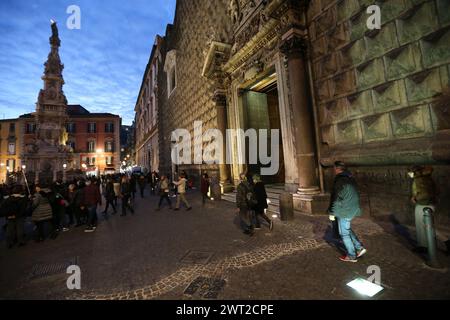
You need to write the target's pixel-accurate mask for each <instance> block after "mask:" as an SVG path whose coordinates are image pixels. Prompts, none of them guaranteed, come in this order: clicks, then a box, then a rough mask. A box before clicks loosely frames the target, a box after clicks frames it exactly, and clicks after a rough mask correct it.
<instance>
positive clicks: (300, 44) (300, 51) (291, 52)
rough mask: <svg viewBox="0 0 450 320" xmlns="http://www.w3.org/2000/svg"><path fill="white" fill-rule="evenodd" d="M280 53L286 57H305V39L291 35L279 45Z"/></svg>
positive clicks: (306, 45)
mask: <svg viewBox="0 0 450 320" xmlns="http://www.w3.org/2000/svg"><path fill="white" fill-rule="evenodd" d="M279 48H280V51H281V53H283V54H284V55H286V56H287V57H293V56H302V57H303V56H305V55H306V54H307V50H308V43H307V40H306V38H305V37H301V36H298V35H295V34H294V35H292V36H291V37H289V38H287V39H285V40H284V41H283V42H282V43H281V45H280V47H279Z"/></svg>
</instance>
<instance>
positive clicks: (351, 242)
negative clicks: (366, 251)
mask: <svg viewBox="0 0 450 320" xmlns="http://www.w3.org/2000/svg"><path fill="white" fill-rule="evenodd" d="M337 220H338V225H339V234H340V235H341V238H342V241H343V242H344V245H345V248H346V249H347V255H348V256H349V257H350V258H353V259H355V258H356V252H357V251H360V250H361V249H362V248H363V246H362V244H361V242H359V240H358V237H357V236H356V234H355V233H354V232H353V230H352V226H351V224H352V219H344V218H338V219H337Z"/></svg>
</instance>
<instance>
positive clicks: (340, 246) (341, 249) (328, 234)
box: [313, 223, 346, 254]
mask: <svg viewBox="0 0 450 320" xmlns="http://www.w3.org/2000/svg"><path fill="white" fill-rule="evenodd" d="M316 228H317V227H316V226H315V227H314V228H313V232H314V234H317V232H316V230H315V229H316ZM322 230H323V229H320V230H317V231H322ZM322 239H323V240H324V241H325V242H326V243H327V244H328V245H329V246H330V247H331V248H333V249H334V250H335V251H336V252H337V253H339V254H345V253H346V250H345V246H344V243H343V242H342V239H341V236H340V235H339V232H338V231H337V230H336V229H334V228H333V225H332V224H331V223H330V224H329V225H328V226H327V228H326V230H325V232H324V233H323V236H322Z"/></svg>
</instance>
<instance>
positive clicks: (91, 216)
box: [87, 206, 97, 227]
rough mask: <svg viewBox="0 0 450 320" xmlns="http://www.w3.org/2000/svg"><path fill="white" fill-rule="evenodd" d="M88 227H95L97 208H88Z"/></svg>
mask: <svg viewBox="0 0 450 320" xmlns="http://www.w3.org/2000/svg"><path fill="white" fill-rule="evenodd" d="M87 209H88V212H89V216H88V226H89V227H94V226H96V225H97V206H93V207H88V208H87Z"/></svg>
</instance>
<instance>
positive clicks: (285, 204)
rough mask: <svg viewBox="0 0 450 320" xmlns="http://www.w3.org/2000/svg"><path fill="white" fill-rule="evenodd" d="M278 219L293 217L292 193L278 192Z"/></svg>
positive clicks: (285, 219) (286, 219) (283, 219)
mask: <svg viewBox="0 0 450 320" xmlns="http://www.w3.org/2000/svg"><path fill="white" fill-rule="evenodd" d="M280 219H281V220H282V221H289V220H292V219H294V200H293V198H292V194H290V193H288V192H286V193H282V194H280Z"/></svg>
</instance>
